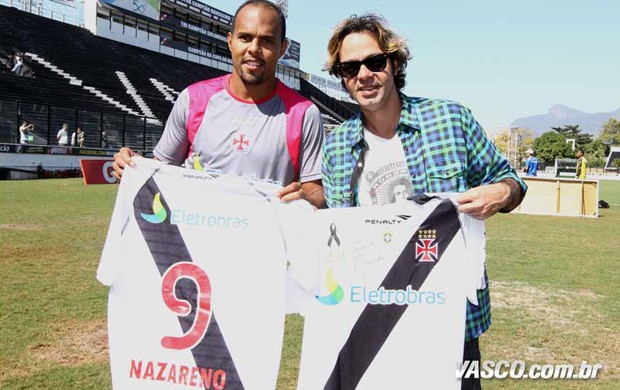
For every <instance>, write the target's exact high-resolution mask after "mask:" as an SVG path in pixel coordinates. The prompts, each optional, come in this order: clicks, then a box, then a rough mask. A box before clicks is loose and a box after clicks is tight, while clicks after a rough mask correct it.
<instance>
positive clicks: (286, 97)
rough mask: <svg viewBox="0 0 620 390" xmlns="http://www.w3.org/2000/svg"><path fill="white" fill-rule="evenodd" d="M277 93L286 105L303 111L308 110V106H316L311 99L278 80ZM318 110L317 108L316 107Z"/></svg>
mask: <svg viewBox="0 0 620 390" xmlns="http://www.w3.org/2000/svg"><path fill="white" fill-rule="evenodd" d="M277 88H278V95H279V96H280V98H281V99H282V101H283V102H284V105H285V106H286V107H292V108H293V107H297V108H300V109H302V110H303V111H306V110H308V108H309V107H313V106H314V107H316V106H315V105H314V103H312V101H311V100H309V99H307V98H306V97H304V96H302V95H301V94H300V93H299V92H297V91H295V90H294V89H292V88H290V87H289V86H287V85H286V84H284V83H283V82H281V81H280V80H278V86H277ZM317 111H318V109H317Z"/></svg>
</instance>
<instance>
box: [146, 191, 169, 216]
mask: <svg viewBox="0 0 620 390" xmlns="http://www.w3.org/2000/svg"><path fill="white" fill-rule="evenodd" d="M140 216H141V217H142V219H144V220H145V221H147V222H150V223H162V222H164V221H165V220H166V217H167V216H168V213H167V212H166V208H165V207H164V205H163V204H162V203H161V193H159V192H158V193H156V194H155V196H154V197H153V214H145V213H140Z"/></svg>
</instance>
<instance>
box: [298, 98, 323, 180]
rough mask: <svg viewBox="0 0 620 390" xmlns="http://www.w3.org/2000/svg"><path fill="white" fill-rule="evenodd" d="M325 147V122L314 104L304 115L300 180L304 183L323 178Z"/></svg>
mask: <svg viewBox="0 0 620 390" xmlns="http://www.w3.org/2000/svg"><path fill="white" fill-rule="evenodd" d="M322 147H323V121H322V120H321V113H320V112H319V109H318V108H317V107H316V106H315V105H314V104H313V105H311V106H310V107H308V109H307V110H306V114H305V115H304V122H303V129H302V139H301V153H300V161H299V167H300V169H299V179H300V181H301V182H302V183H304V182H308V181H312V180H317V179H320V178H321V150H322Z"/></svg>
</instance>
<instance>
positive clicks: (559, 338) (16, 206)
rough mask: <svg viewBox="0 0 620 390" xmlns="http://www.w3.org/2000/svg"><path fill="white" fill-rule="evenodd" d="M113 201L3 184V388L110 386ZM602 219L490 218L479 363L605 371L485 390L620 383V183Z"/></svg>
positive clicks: (93, 192)
mask: <svg viewBox="0 0 620 390" xmlns="http://www.w3.org/2000/svg"><path fill="white" fill-rule="evenodd" d="M115 194H116V187H115V186H90V187H85V186H84V185H83V184H82V181H81V180H80V179H63V180H60V179H58V180H44V181H12V182H6V181H4V182H0V245H1V252H0V253H1V256H0V259H1V260H0V367H2V369H1V370H0V388H2V389H108V388H110V387H111V385H110V372H109V367H108V366H109V364H108V355H107V339H106V302H107V288H105V287H103V286H101V285H100V284H99V283H98V282H97V281H96V280H95V272H96V268H97V265H98V261H99V255H100V253H101V249H102V246H103V242H104V238H105V234H106V230H107V225H108V222H109V218H110V215H111V213H112V207H113V203H114V198H115ZM600 198H601V199H605V200H606V201H608V202H609V203H610V205H611V208H610V209H607V210H601V215H600V218H598V219H588V218H570V217H543V216H530V215H519V214H514V215H513V214H510V215H498V216H496V217H494V218H492V219H490V220H489V221H488V245H487V248H488V257H487V264H488V269H489V275H490V279H491V299H492V304H493V326H492V327H491V330H490V331H489V332H487V334H486V335H485V336H483V337H482V338H481V348H482V351H483V359H493V360H503V359H506V360H525V361H526V362H529V363H539V364H554V363H563V364H575V365H579V364H581V361H582V360H585V361H588V363H590V364H597V363H602V364H604V369H603V371H602V372H601V373H600V375H599V378H598V379H596V380H585V381H584V380H518V381H517V380H493V381H483V387H484V388H485V389H496V388H497V389H499V388H501V389H504V388H505V389H565V388H574V389H577V388H579V389H616V388H619V386H620V357H619V356H620V325H619V324H620V272H619V267H618V264H617V263H618V260H620V244H619V241H618V237H619V233H620V181H615V182H613V181H601V188H600ZM302 328H303V320H302V318H301V317H299V316H289V317H288V318H287V329H286V335H285V345H284V350H283V359H282V361H283V363H282V366H281V370H280V377H279V382H278V383H279V385H278V388H279V389H294V388H295V383H296V378H297V372H296V367H297V365H298V362H299V349H300V345H301V331H302Z"/></svg>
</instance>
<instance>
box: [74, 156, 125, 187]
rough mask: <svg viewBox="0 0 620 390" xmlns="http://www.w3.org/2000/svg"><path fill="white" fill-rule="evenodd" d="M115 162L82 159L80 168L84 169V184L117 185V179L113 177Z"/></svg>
mask: <svg viewBox="0 0 620 390" xmlns="http://www.w3.org/2000/svg"><path fill="white" fill-rule="evenodd" d="M112 163H113V160H111V159H101V160H99V159H97V160H95V159H82V160H80V167H81V168H82V177H83V178H84V184H86V185H89V184H115V183H117V180H116V178H115V177H114V175H113V172H114V170H113V168H112Z"/></svg>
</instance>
